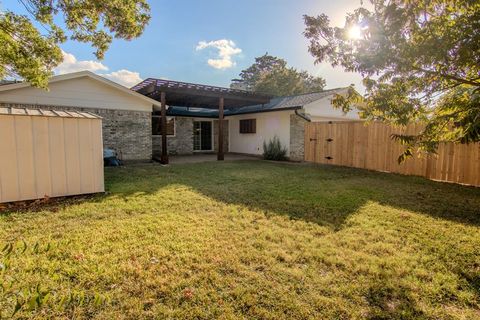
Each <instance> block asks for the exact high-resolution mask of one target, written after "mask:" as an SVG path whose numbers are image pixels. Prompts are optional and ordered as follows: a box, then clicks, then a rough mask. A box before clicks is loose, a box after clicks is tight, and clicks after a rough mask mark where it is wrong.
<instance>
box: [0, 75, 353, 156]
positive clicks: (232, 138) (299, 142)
mask: <svg viewBox="0 0 480 320" xmlns="http://www.w3.org/2000/svg"><path fill="white" fill-rule="evenodd" d="M158 82H161V84H162V86H152V84H153V83H158ZM346 90H347V88H338V89H332V90H325V91H323V92H318V93H309V94H303V95H296V96H289V97H267V96H260V95H255V94H253V93H248V92H245V91H241V90H236V89H228V88H221V87H212V86H205V85H197V84H188V83H183V82H176V81H166V80H160V79H151V78H149V79H146V80H145V81H143V82H141V83H139V84H138V85H136V86H134V87H133V88H132V89H128V88H126V87H123V86H121V85H119V84H117V83H115V82H112V81H110V80H108V79H105V78H103V77H101V76H99V75H96V74H94V73H91V72H88V71H82V72H76V73H70V74H65V75H59V76H54V77H52V78H51V80H50V84H49V90H48V91H46V90H43V89H38V88H33V87H31V86H30V85H29V84H28V83H25V82H20V83H11V84H3V85H0V106H3V107H15V108H30V109H32V108H44V109H50V110H62V111H88V112H91V113H94V114H97V115H99V116H101V117H102V118H103V143H104V147H105V148H110V149H114V150H115V151H117V153H118V155H119V157H120V158H122V159H123V160H127V161H128V160H150V159H152V157H153V158H157V157H159V156H160V154H161V153H162V135H161V132H162V125H161V124H162V118H161V108H162V99H161V95H160V93H161V92H160V91H162V92H163V97H164V101H163V102H164V106H165V112H166V117H165V118H166V120H165V124H166V125H165V127H166V130H165V131H166V140H167V143H166V146H167V148H166V150H167V151H168V153H169V154H178V155H184V154H194V153H197V152H216V151H219V140H223V151H228V152H234V153H245V154H253V155H260V154H262V152H263V147H262V145H263V142H264V141H268V140H269V139H271V138H273V137H274V136H278V137H279V139H280V141H281V143H282V144H283V145H284V146H285V147H286V148H287V150H288V155H289V157H290V159H292V160H303V149H304V123H305V122H306V121H346V120H350V121H351V120H359V116H358V113H357V112H356V111H352V112H350V113H348V114H343V113H342V111H341V110H338V109H335V108H333V107H332V105H331V99H332V98H333V97H334V95H335V94H344V93H346ZM165 92H166V96H165ZM219 97H221V101H222V109H221V111H220V109H219V108H218V107H217V108H212V103H211V101H213V100H215V101H218V98H219ZM224 97H225V99H224ZM223 104H224V106H223ZM220 112H222V113H223V116H224V117H222V119H224V120H223V121H221V126H222V127H223V130H222V131H223V135H222V134H219V127H220V126H219V124H220V123H219V117H220Z"/></svg>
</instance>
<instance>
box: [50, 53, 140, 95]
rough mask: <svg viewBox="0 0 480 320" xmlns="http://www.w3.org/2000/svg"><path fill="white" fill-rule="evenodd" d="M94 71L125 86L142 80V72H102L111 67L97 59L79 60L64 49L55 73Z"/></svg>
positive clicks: (122, 70)
mask: <svg viewBox="0 0 480 320" xmlns="http://www.w3.org/2000/svg"><path fill="white" fill-rule="evenodd" d="M85 70H87V71H92V72H95V73H97V74H98V75H100V76H102V77H105V78H107V79H110V80H112V81H114V82H117V83H119V84H121V85H123V86H125V87H128V88H130V87H132V86H134V85H135V84H137V83H139V82H140V81H142V78H141V77H140V73H138V72H134V71H130V70H126V69H121V70H117V71H112V72H110V73H101V71H108V70H109V68H108V67H107V66H106V65H104V64H103V63H101V62H99V61H95V60H77V58H76V57H75V56H74V55H73V54H71V53H68V52H65V51H63V62H62V63H61V64H60V65H58V67H56V68H55V70H54V71H55V74H65V73H71V72H77V71H85Z"/></svg>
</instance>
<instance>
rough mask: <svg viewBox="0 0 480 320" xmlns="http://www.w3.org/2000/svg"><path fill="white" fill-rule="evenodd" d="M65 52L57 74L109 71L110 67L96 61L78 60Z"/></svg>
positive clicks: (56, 69)
mask: <svg viewBox="0 0 480 320" xmlns="http://www.w3.org/2000/svg"><path fill="white" fill-rule="evenodd" d="M62 52H63V62H62V63H60V64H59V65H58V67H56V68H55V73H57V74H64V73H71V72H77V71H84V70H88V71H92V72H95V71H100V70H108V67H107V66H106V65H104V64H103V63H101V62H98V61H94V60H80V61H79V60H77V58H76V57H75V56H74V55H73V54H71V53H67V52H65V51H62Z"/></svg>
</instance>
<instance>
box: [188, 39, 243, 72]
mask: <svg viewBox="0 0 480 320" xmlns="http://www.w3.org/2000/svg"><path fill="white" fill-rule="evenodd" d="M206 48H214V49H217V50H218V58H217V59H208V61H207V63H208V65H210V66H211V67H213V68H215V69H228V68H231V67H233V66H235V64H236V63H235V61H233V59H232V57H233V56H235V55H238V54H240V53H241V52H242V49H240V48H237V45H236V44H235V42H233V41H232V40H228V39H221V40H215V41H210V42H206V41H200V42H199V43H198V44H197V47H196V48H195V49H196V50H197V51H200V50H204V49H206Z"/></svg>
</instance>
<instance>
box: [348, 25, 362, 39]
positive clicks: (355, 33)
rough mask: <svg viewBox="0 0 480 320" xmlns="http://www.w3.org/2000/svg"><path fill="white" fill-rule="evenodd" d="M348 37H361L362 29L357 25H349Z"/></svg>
mask: <svg viewBox="0 0 480 320" xmlns="http://www.w3.org/2000/svg"><path fill="white" fill-rule="evenodd" d="M348 38H349V39H351V40H358V39H361V38H362V29H361V28H360V27H359V26H356V25H355V26H351V27H350V29H348Z"/></svg>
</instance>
